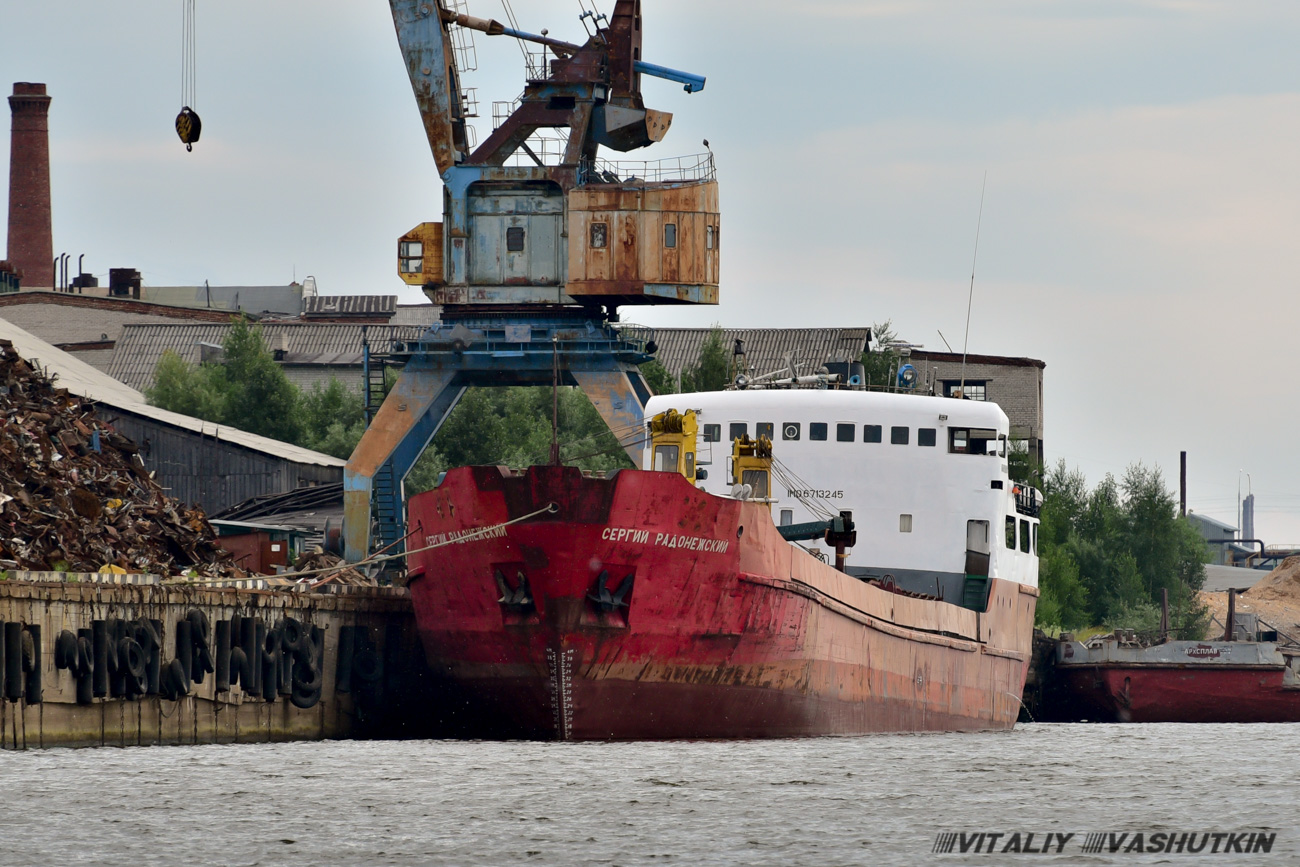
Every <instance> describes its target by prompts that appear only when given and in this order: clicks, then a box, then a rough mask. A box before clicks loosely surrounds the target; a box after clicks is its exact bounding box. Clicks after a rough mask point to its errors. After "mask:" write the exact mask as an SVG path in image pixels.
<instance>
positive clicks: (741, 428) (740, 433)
mask: <svg viewBox="0 0 1300 867" xmlns="http://www.w3.org/2000/svg"><path fill="white" fill-rule="evenodd" d="M729 435H730V436H731V438H732V439H733V440H738V439H740V438H741V437H747V436H749V425H748V424H747V423H745V422H743V421H733V422H732V423H731V428H730V432H729Z"/></svg>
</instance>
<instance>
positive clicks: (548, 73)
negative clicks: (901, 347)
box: [343, 0, 720, 562]
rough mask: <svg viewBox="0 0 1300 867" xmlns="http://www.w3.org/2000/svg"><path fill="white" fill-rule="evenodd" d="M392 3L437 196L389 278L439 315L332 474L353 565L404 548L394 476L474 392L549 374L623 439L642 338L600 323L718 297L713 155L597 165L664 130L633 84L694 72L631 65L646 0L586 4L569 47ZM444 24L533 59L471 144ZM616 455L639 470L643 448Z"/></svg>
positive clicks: (698, 82)
mask: <svg viewBox="0 0 1300 867" xmlns="http://www.w3.org/2000/svg"><path fill="white" fill-rule="evenodd" d="M390 5H391V6H392V12H393V22H394V25H395V27H396V30H397V40H398V44H399V46H400V47H401V50H402V55H403V57H404V59H405V61H406V67H407V71H408V73H409V75H410V79H411V87H412V89H413V91H414V93H415V99H416V103H417V105H418V106H419V109H420V116H421V119H422V121H423V123H424V129H425V133H426V135H427V136H428V139H429V147H430V149H431V150H432V152H433V157H434V160H435V161H436V163H437V166H438V171H439V173H440V174H441V176H442V181H443V185H444V191H443V219H442V221H441V222H428V223H422V224H420V225H419V226H417V227H416V228H415V229H413V230H412V231H411V232H409V233H407V234H406V235H404V236H403V237H402V238H401V239H400V240H399V242H398V270H399V273H400V274H401V276H402V278H403V279H404V280H405V281H406V282H407V283H409V284H412V285H419V286H421V287H422V288H423V290H424V292H425V294H426V295H428V297H429V299H430V300H431V301H433V302H434V303H436V304H441V305H443V314H442V321H441V322H439V323H437V324H435V325H434V326H433V327H432V328H431V329H430V330H429V331H428V332H427V333H426V334H424V335H423V336H422V337H421V338H420V339H419V340H417V341H414V342H412V343H409V344H405V345H398V346H395V347H393V354H394V355H397V356H400V358H401V359H402V360H404V361H405V366H404V368H403V371H402V374H401V377H400V378H399V379H398V381H397V383H396V384H395V385H394V386H393V388H392V390H391V391H390V392H389V394H388V396H387V398H386V399H385V400H384V402H383V404H382V405H381V406H380V407H379V409H378V410H377V411H376V413H375V415H374V417H373V419H372V420H371V423H370V426H369V427H368V428H367V430H366V433H365V435H364V436H363V437H362V439H361V442H360V443H359V444H358V445H357V448H356V450H355V451H354V452H353V454H352V457H351V458H350V459H349V461H348V463H347V467H346V468H345V470H344V523H343V536H344V547H345V555H346V557H347V559H348V560H349V561H351V562H356V561H358V560H360V559H362V558H363V557H365V556H366V554H367V553H369V551H370V550H371V548H372V544H377V545H383V546H386V547H390V548H391V549H393V550H400V549H401V548H402V547H403V542H404V539H405V535H406V533H405V528H404V516H403V508H402V505H403V504H402V500H403V497H402V480H403V479H404V478H405V477H406V474H407V473H408V472H409V471H410V469H411V467H412V466H413V465H414V463H415V461H416V459H417V458H419V456H420V454H421V453H422V452H423V451H424V448H425V447H426V446H427V445H428V443H429V441H430V440H431V439H432V438H433V435H434V434H435V433H437V431H438V428H439V427H440V426H441V425H442V423H443V421H444V420H445V419H446V417H447V415H448V414H449V413H450V412H451V410H452V409H453V408H454V407H455V405H456V403H457V402H458V401H459V400H460V397H461V396H462V395H463V394H464V393H465V390H466V389H467V388H468V387H470V386H511V385H546V384H551V383H552V382H553V381H555V379H556V378H557V376H558V380H559V383H560V384H562V385H572V386H577V387H579V388H581V389H582V390H583V391H584V392H585V393H586V395H587V396H588V398H590V400H591V402H592V404H593V405H594V406H595V407H596V409H597V411H598V412H599V413H600V414H601V416H602V417H603V418H604V419H605V422H606V423H607V424H608V425H609V426H610V428H611V429H612V430H613V431H615V433H616V434H623V435H624V436H623V438H624V439H628V437H627V434H629V433H639V432H640V431H641V428H642V421H643V407H644V405H645V402H646V400H648V399H649V396H650V392H649V389H648V388H647V386H646V384H645V381H644V380H643V379H642V377H641V374H640V370H639V368H638V367H637V365H638V364H641V363H643V362H645V361H648V360H649V359H650V357H651V353H652V352H653V351H654V346H653V342H652V335H650V334H649V332H647V331H645V330H643V329H642V330H635V329H629V328H626V327H625V328H616V327H614V323H616V322H617V319H618V314H617V309H618V307H619V306H624V305H639V304H716V303H717V301H718V262H719V239H720V234H719V229H720V223H719V210H718V187H717V181H716V178H715V174H714V167H713V158H712V154H711V153H707V154H703V155H699V156H696V157H688V158H682V159H677V160H672V161H665V162H661V163H638V164H636V165H635V166H628V165H622V164H619V163H616V162H609V161H606V160H603V159H601V158H600V156H599V149H600V147H602V146H603V147H607V148H610V149H612V150H617V151H631V150H635V149H637V148H641V147H645V146H648V145H650V144H652V143H654V142H657V141H660V140H661V139H662V138H663V137H664V135H665V133H666V132H667V131H668V127H669V124H670V123H671V120H672V116H671V115H670V114H668V113H667V112H661V111H655V110H653V109H649V108H646V107H645V104H644V102H643V100H642V97H641V87H640V83H641V76H643V75H650V76H654V77H658V78H665V79H668V80H671V81H676V82H678V83H680V84H682V85H684V88H685V90H686V91H687V92H688V93H694V92H697V91H699V90H702V89H703V87H704V81H705V80H704V78H703V77H702V76H698V75H694V74H692V73H688V72H681V71H679V70H674V69H669V68H667V67H662V66H656V65H654V64H651V63H647V62H645V61H643V60H642V59H641V3H640V0H617V3H616V4H615V7H614V11H613V14H612V16H610V17H608V18H606V17H605V16H603V15H598V14H596V13H595V12H594V11H589V12H585V13H584V15H583V16H582V17H583V21H584V26H588V27H589V29H588V38H587V40H586V41H585V42H584V43H582V44H581V45H579V44H575V43H570V42H564V41H561V40H558V39H552V38H551V37H549V36H548V35H546V34H545V32H543V33H542V34H540V35H539V34H532V33H526V32H523V31H521V30H519V29H517V28H515V27H507V26H505V25H503V24H501V23H500V22H497V21H494V20H486V19H481V18H475V17H472V16H469V15H467V14H465V12H464V11H462V10H461V9H460V8H459V6H460V4H459V3H458V2H457V0H390ZM454 28H465V29H468V30H473V31H477V32H481V33H485V34H488V35H489V36H507V37H513V38H516V39H519V40H522V41H524V42H525V43H527V44H529V45H532V46H540V51H534V52H532V53H529V54H528V55H527V56H528V58H529V63H528V65H527V66H528V69H527V71H528V75H527V83H526V85H525V89H524V93H523V95H522V97H521V98H520V100H519V104H518V106H517V107H516V108H514V110H513V111H512V112H511V113H510V114H509V116H508V117H506V118H505V119H504V122H502V123H501V124H500V125H499V126H497V128H496V129H495V130H494V131H493V132H492V134H491V135H490V136H488V137H487V139H486V140H485V141H484V142H483V143H482V144H481V145H479V146H477V147H471V145H470V135H469V130H468V128H467V125H466V117H467V114H468V112H467V111H466V99H465V97H464V93H463V91H462V88H461V83H460V74H459V71H458V68H457V63H456V52H455V48H454V41H453V36H454V35H456V34H455V31H454ZM541 130H567V131H568V137H567V141H565V143H564V145H563V148H562V152H560V153H559V154H558V155H557V159H556V160H555V161H554V162H547V160H546V159H545V158H544V157H545V155H539V154H538V152H537V149H536V148H535V147H533V146H530V144H529V141H530V138H531V137H533V136H534V134H536V133H538V132H539V131H541ZM534 141H536V140H535V139H534ZM521 155H522V157H521ZM522 158H527V159H528V160H529V164H523V165H520V164H518V163H519V162H520V161H521V159H522ZM512 159H513V160H514V162H515V163H516V164H508V163H510V162H511V160H512ZM557 369H558V374H556V373H555V371H556V370H557ZM627 451H628V454H629V456H631V457H632V459H633V461H634V462H636V463H637V464H639V463H640V461H639V457H640V453H641V443H640V440H639V438H635V441H634V442H632V443H631V444H630V445H628V446H627ZM372 527H373V528H374V531H375V532H374V535H375V536H377V538H374V539H372Z"/></svg>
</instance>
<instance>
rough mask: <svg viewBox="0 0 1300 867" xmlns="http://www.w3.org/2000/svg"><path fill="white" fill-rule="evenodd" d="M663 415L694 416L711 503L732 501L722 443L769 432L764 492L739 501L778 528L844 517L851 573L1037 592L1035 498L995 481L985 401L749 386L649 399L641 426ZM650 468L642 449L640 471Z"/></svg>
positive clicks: (937, 588)
mask: <svg viewBox="0 0 1300 867" xmlns="http://www.w3.org/2000/svg"><path fill="white" fill-rule="evenodd" d="M670 408H671V409H676V410H677V411H679V412H684V411H686V410H695V411H696V413H697V421H698V424H699V427H700V436H699V439H698V449H699V454H698V455H697V458H696V460H697V463H698V465H699V466H701V467H702V468H704V469H705V470H706V471H707V474H708V475H707V478H706V479H705V480H703V481H701V482H700V483H699V485H700V487H702V488H703V489H704V490H707V491H708V492H709V493H711V494H717V495H719V496H730V495H732V484H731V473H730V468H729V467H728V462H729V460H730V456H731V443H732V440H733V439H735V438H737V437H739V436H740V435H742V434H744V435H747V436H749V437H758V436H760V435H762V436H767V437H769V438H770V439H771V440H772V454H773V458H774V462H775V463H774V468H773V474H772V476H773V478H772V488H773V489H772V490H771V491H768V492H763V491H752V492H750V493H751V496H753V497H755V498H761V497H763V496H764V494H766V495H767V497H768V498H769V499H770V500H771V508H772V519H773V521H774V522H775V523H776V524H778V525H785V524H799V523H803V522H808V521H816V520H819V519H822V518H824V517H825V515H826V512H827V510H830V511H833V512H838V511H841V510H845V511H851V512H852V513H853V520H854V523H855V524H856V527H857V534H858V535H857V544H856V546H854V548H853V549H852V550H851V551H850V552H849V557H848V567H849V571H850V572H852V573H854V574H857V575H860V576H862V577H864V578H865V577H870V578H877V579H880V578H886V579H887V578H893V580H894V581H895V582H896V583H897V584H898V585H899V586H902V587H904V588H905V589H908V590H912V591H915V592H922V593H929V594H933V595H942V596H944V598H945V599H949V600H953V599H954V594H956V598H960V594H961V592H962V587H963V583H964V582H965V578H966V576H967V575H972V574H974V575H980V574H986V575H989V576H992V577H996V578H1002V579H1007V580H1012V581H1017V582H1020V583H1022V584H1027V585H1030V586H1037V584H1038V556H1037V553H1038V551H1037V548H1038V517H1037V514H1038V508H1037V506H1038V503H1039V502H1040V498H1039V496H1038V493H1037V492H1036V491H1033V490H1032V489H1030V488H1027V487H1022V486H1018V485H1017V484H1015V483H1013V482H1012V481H1011V480H1010V478H1009V477H1008V475H1007V448H1008V434H1009V429H1008V422H1007V416H1006V413H1004V412H1003V411H1002V409H1001V407H999V406H997V405H996V404H994V403H985V402H983V401H973V400H957V399H953V398H945V397H929V396H921V395H912V394H892V393H884V392H872V391H863V390H856V389H761V390H744V391H718V392H698V393H693V394H681V395H664V396H661V397H654V398H651V400H650V401H649V403H648V404H647V405H646V409H645V414H646V418H647V419H649V418H652V417H653V416H654V415H655V414H657V413H660V412H663V411H664V410H667V409H670ZM652 460H653V457H652V456H651V455H650V454H649V450H647V467H646V468H647V469H650V468H651V466H650V465H649V462H651V461H652ZM783 476H784V478H782V477H783ZM803 544H805V545H806V546H807V547H810V548H814V549H815V548H817V547H818V543H816V542H813V543H803Z"/></svg>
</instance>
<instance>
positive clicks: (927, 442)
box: [916, 427, 935, 446]
mask: <svg viewBox="0 0 1300 867" xmlns="http://www.w3.org/2000/svg"><path fill="white" fill-rule="evenodd" d="M934 443H935V430H934V428H932V427H921V428H917V429H916V444H917V445H918V446H933V445H934Z"/></svg>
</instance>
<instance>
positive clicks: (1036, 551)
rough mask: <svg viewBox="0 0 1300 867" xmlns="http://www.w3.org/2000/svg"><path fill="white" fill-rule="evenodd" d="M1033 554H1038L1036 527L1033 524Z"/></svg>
mask: <svg viewBox="0 0 1300 867" xmlns="http://www.w3.org/2000/svg"><path fill="white" fill-rule="evenodd" d="M1034 554H1035V556H1037V554H1038V525H1037V524H1034Z"/></svg>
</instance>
